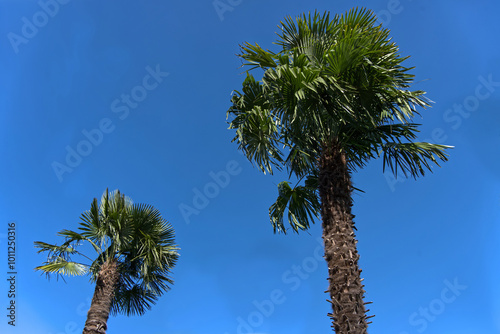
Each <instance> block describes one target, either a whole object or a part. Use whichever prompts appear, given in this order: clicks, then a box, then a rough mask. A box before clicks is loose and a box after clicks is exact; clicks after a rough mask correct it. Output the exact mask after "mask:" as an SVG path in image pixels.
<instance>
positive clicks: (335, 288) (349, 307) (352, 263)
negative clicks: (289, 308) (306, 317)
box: [319, 143, 368, 334]
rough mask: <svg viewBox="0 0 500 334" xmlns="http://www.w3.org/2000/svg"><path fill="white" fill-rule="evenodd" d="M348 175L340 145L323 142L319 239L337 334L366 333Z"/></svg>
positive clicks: (320, 171)
mask: <svg viewBox="0 0 500 334" xmlns="http://www.w3.org/2000/svg"><path fill="white" fill-rule="evenodd" d="M351 192H352V185H351V176H350V173H349V169H348V167H347V161H346V157H345V155H344V153H342V152H341V150H340V147H339V146H338V145H337V144H336V143H334V144H333V145H325V146H324V149H323V152H322V154H321V157H320V161H319V194H320V198H321V216H322V219H323V242H324V244H325V259H326V262H327V264H328V274H329V278H328V280H329V282H330V286H329V289H328V291H329V292H330V297H331V300H329V302H330V303H332V309H333V313H332V314H328V315H329V316H330V317H331V318H332V323H333V326H332V327H333V329H334V330H335V333H337V334H363V333H367V327H368V325H367V317H366V311H365V306H364V303H363V297H364V293H365V290H364V289H363V284H362V283H361V277H360V273H361V270H360V269H359V267H358V259H359V255H358V252H357V250H356V243H357V240H356V239H355V235H354V222H353V218H354V215H352V214H351V207H352V198H351Z"/></svg>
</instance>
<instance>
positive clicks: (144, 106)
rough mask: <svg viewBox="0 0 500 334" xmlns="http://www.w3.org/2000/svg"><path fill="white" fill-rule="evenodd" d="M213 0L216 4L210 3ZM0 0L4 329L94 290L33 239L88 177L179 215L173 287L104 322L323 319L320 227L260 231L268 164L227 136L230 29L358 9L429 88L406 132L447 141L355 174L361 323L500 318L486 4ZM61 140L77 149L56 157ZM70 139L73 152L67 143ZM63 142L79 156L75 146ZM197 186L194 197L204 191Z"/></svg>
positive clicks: (70, 224)
mask: <svg viewBox="0 0 500 334" xmlns="http://www.w3.org/2000/svg"><path fill="white" fill-rule="evenodd" d="M215 5H217V8H218V9H216V6H215ZM215 5H214V2H213V1H210V0H207V1H194V2H193V1H187V2H181V1H176V2H173V1H156V0H155V1H144V2H137V1H120V2H118V1H110V2H106V3H103V2H99V1H85V2H84V1H76V0H74V1H69V0H41V1H40V2H36V1H19V0H17V1H6V0H2V1H0V15H1V20H0V36H1V39H0V41H1V42H0V43H1V48H0V62H1V64H2V67H3V70H2V75H1V79H0V84H1V87H0V101H1V103H2V108H1V112H0V127H1V128H0V130H1V131H0V136H1V140H0V142H1V146H0V156H2V163H1V164H0V175H1V176H0V187H1V189H2V192H1V195H0V196H1V198H0V225H1V227H0V244H1V246H0V247H1V248H2V249H3V251H2V252H3V254H6V247H7V245H6V243H7V235H6V234H7V228H8V223H9V222H15V224H16V233H17V262H16V266H17V268H16V270H17V276H16V279H17V286H16V299H15V301H16V306H17V308H16V315H17V317H16V327H15V328H13V327H12V326H8V325H7V320H8V319H7V318H6V313H7V310H6V307H7V306H8V303H9V302H10V299H9V298H8V297H7V293H6V292H7V291H8V289H9V287H8V285H7V278H8V275H7V271H8V270H7V256H6V255H4V256H3V257H2V260H1V261H2V265H1V267H2V268H4V269H3V272H2V275H3V276H2V277H4V278H2V279H1V280H0V282H1V284H0V291H1V293H0V296H1V298H0V304H1V309H2V310H4V311H3V313H2V315H1V319H3V320H2V321H1V323H0V331H1V332H2V333H42V334H61V333H68V334H70V333H71V334H72V333H80V332H81V329H82V327H83V324H84V322H85V317H86V312H87V310H88V307H89V300H90V298H91V296H92V294H93V289H94V287H93V286H92V285H91V284H89V283H88V279H87V278H86V277H83V278H68V279H66V283H64V282H63V281H59V282H57V281H56V280H51V281H47V280H46V279H45V278H44V277H43V276H40V274H39V273H38V272H35V271H34V270H33V268H34V267H35V266H37V265H39V264H40V263H42V262H43V261H44V257H43V255H39V254H36V250H35V249H34V247H33V242H34V241H37V240H42V241H46V242H60V240H59V239H58V238H57V237H56V232H58V231H60V230H61V229H76V228H77V226H78V223H79V216H80V214H81V213H82V212H84V211H85V210H88V209H89V208H90V203H91V201H92V199H93V198H94V197H100V196H101V194H102V193H103V191H104V190H105V189H106V188H107V187H109V188H110V189H120V190H121V191H122V192H123V193H125V194H126V195H128V196H130V197H131V198H132V199H133V200H134V201H135V202H137V203H149V204H152V205H154V206H155V207H157V208H158V209H159V210H160V211H161V212H162V214H163V216H164V217H165V218H166V219H167V220H169V221H170V223H171V224H172V225H173V227H174V228H175V231H176V240H177V243H178V244H179V246H180V247H181V251H180V254H181V257H180V259H179V262H178V265H177V266H176V267H175V268H174V279H175V284H174V286H173V288H172V290H171V291H170V292H168V293H167V294H165V295H164V296H163V297H162V298H161V299H160V300H159V302H158V304H157V305H156V306H154V307H153V309H152V310H151V311H150V312H148V313H147V314H146V315H144V316H143V317H129V318H127V317H125V316H117V317H112V318H110V320H109V322H108V325H109V329H108V333H109V334H113V333H127V332H139V331H141V332H146V333H154V334H162V333H169V334H194V333H205V334H242V333H245V334H248V333H254V334H256V333H259V334H264V333H265V334H283V333H287V334H295V333H318V332H329V331H330V321H329V318H328V317H327V316H326V314H327V313H328V312H330V308H329V304H328V303H327V302H325V299H326V298H327V297H328V296H327V295H326V294H325V293H324V292H323V291H324V290H325V289H326V288H327V281H326V277H327V271H326V264H325V263H324V261H323V259H322V258H321V254H322V250H321V243H320V242H319V241H318V238H319V237H320V235H321V228H320V227H321V226H320V224H319V223H317V224H315V225H314V226H313V227H312V228H311V230H310V231H309V233H301V234H300V235H294V234H292V233H290V234H289V235H286V236H284V235H274V234H273V233H272V227H271V225H270V223H269V218H268V207H269V205H271V204H272V202H273V201H274V199H275V198H276V196H277V190H276V185H277V184H278V183H279V182H280V181H282V180H283V177H282V175H275V176H269V175H263V174H262V173H261V172H260V171H259V170H257V169H256V168H254V167H252V165H251V164H250V163H249V162H248V161H247V160H246V158H245V157H243V156H242V155H241V154H239V153H238V151H237V149H236V145H235V144H232V143H231V138H232V136H233V133H232V132H231V131H229V130H227V124H226V122H225V113H226V110H227V109H228V107H229V99H230V94H231V91H232V90H234V89H239V87H240V86H241V82H242V81H243V79H244V76H243V75H242V74H241V69H239V68H238V67H239V65H240V62H239V60H238V58H237V57H236V56H235V54H236V53H237V52H238V51H239V49H238V45H239V44H240V43H243V42H245V41H248V42H252V43H255V42H257V43H259V44H260V45H262V46H264V47H266V48H273V44H272V42H273V41H274V40H275V31H276V30H277V25H278V23H279V21H280V20H282V19H283V18H284V17H285V16H286V15H292V16H297V15H299V14H301V13H303V12H308V11H314V10H315V9H317V10H319V11H324V10H329V11H331V12H332V13H343V12H345V11H346V10H348V9H350V8H351V7H353V6H366V7H368V8H371V9H373V10H374V11H375V13H377V14H378V15H379V18H380V22H381V23H383V24H384V25H385V26H386V27H388V28H389V29H391V36H392V37H393V38H394V41H395V42H396V43H397V44H399V46H400V48H401V53H402V54H403V55H411V58H410V59H408V60H407V62H406V64H407V65H408V66H416V68H415V70H414V71H413V73H414V74H415V75H416V79H415V82H416V84H415V85H414V88H415V89H422V90H425V91H427V92H428V94H427V96H428V97H429V98H430V99H432V100H433V101H435V103H434V105H433V108H431V109H429V110H426V111H423V112H422V116H423V119H417V120H416V121H417V122H420V123H423V125H422V127H421V136H420V138H419V139H420V140H422V141H424V140H425V141H432V142H434V143H440V144H448V145H453V146H455V149H454V150H452V151H451V152H450V153H451V156H450V161H449V162H447V163H445V164H443V165H442V168H435V169H434V173H433V174H429V175H427V176H426V177H424V178H421V179H418V180H417V181H414V180H405V179H398V180H395V179H394V178H393V177H392V176H390V175H384V174H383V173H382V161H380V160H378V161H377V160H375V161H372V162H371V163H370V164H369V165H368V166H367V167H366V168H365V169H363V170H361V171H359V172H357V173H355V174H354V175H353V180H354V182H355V185H356V186H357V187H358V188H361V189H363V190H364V191H365V193H361V194H360V193H358V194H355V195H354V200H355V206H354V214H355V215H356V219H355V221H356V226H357V228H358V232H357V237H358V240H359V243H358V250H359V252H360V255H361V260H360V266H361V268H362V269H363V272H362V277H363V278H364V279H365V281H364V282H365V289H366V291H367V295H366V301H373V304H371V305H370V309H371V311H370V314H375V318H373V324H372V325H371V327H370V333H371V334H378V333H384V334H414V333H428V334H431V333H454V334H465V333H467V334H470V333H500V320H499V319H500V302H499V300H500V288H499V285H498V282H499V281H500V269H499V265H498V263H499V262H498V261H499V255H500V254H499V253H500V246H499V245H500V228H499V227H498V222H499V218H500V188H499V183H500V182H499V174H498V170H500V161H499V158H498V157H499V148H500V130H499V126H498V124H499V121H500V116H499V114H498V105H499V100H500V67H499V66H498V64H499V62H500V52H499V46H498V43H497V40H498V33H499V29H498V24H497V21H498V17H497V13H498V11H499V10H500V4H499V3H497V2H496V1H492V0H490V1H487V0H480V1H475V2H474V4H472V2H471V1H463V0H460V1H457V0H455V1H451V0H443V1H439V2H437V1H430V0H418V1H417V0H413V1H411V0H399V1H397V0H383V1H378V0H375V1H347V0H338V1H335V2H332V1H316V0H311V1H308V2H305V1H273V2H264V1H248V0H231V1H229V0H220V1H219V2H215ZM70 152H73V153H70ZM75 152H76V153H75ZM77 155H78V156H77ZM200 194H201V195H200ZM4 313H5V314H4Z"/></svg>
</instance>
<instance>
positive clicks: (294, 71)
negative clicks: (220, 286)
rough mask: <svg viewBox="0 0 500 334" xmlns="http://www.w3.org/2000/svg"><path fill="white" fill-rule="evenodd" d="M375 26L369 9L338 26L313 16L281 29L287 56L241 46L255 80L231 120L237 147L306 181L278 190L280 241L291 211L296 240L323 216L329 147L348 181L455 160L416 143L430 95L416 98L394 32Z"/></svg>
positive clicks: (274, 215)
mask: <svg viewBox="0 0 500 334" xmlns="http://www.w3.org/2000/svg"><path fill="white" fill-rule="evenodd" d="M375 23H376V17H375V15H374V14H373V13H372V12H371V11H369V10H365V9H361V10H359V9H353V10H351V11H349V12H348V13H346V14H345V15H341V16H339V15H335V17H334V18H333V19H332V20H330V17H329V13H327V12H326V13H324V14H323V15H320V14H319V13H317V12H315V13H314V14H313V15H311V14H309V15H306V14H304V15H303V16H301V17H299V18H297V20H296V22H294V20H293V19H292V18H291V17H287V18H286V19H285V21H284V22H281V25H280V26H279V27H280V30H281V33H278V37H279V38H278V40H277V41H276V43H275V44H277V45H278V46H279V47H280V50H279V52H272V51H269V50H264V49H263V48H262V47H261V46H259V45H258V44H255V45H253V44H250V43H248V42H247V43H244V44H243V45H241V54H239V57H240V58H241V59H242V60H243V66H245V67H247V68H248V70H247V77H246V79H245V80H244V82H243V87H242V90H241V92H239V91H236V92H235V94H234V95H233V97H232V100H231V102H232V106H231V107H230V108H229V110H228V117H229V116H232V117H234V118H233V119H232V121H231V122H230V128H232V129H236V136H235V137H234V139H233V141H236V142H237V143H238V145H239V148H240V149H241V150H243V152H244V153H245V154H246V156H247V157H248V158H249V160H251V161H253V162H255V163H256V164H257V166H258V167H259V168H260V169H261V170H262V171H263V172H264V173H265V172H269V173H272V172H273V167H275V168H278V169H282V168H283V167H285V168H286V170H287V171H288V172H289V174H290V176H291V175H295V176H296V177H298V178H299V179H300V180H302V179H304V178H305V179H306V180H308V182H306V183H305V185H304V186H298V187H295V188H293V189H292V188H290V186H289V185H288V182H285V183H280V185H279V188H280V189H279V190H280V196H279V197H278V201H277V203H275V204H274V205H273V206H272V207H271V208H270V210H271V221H272V223H273V226H274V228H275V231H276V230H278V231H282V232H285V231H286V230H285V228H284V225H283V220H282V215H283V211H284V204H285V203H289V221H290V224H291V226H292V228H293V230H294V231H296V232H297V231H298V230H299V229H307V228H308V226H309V222H310V221H312V216H314V213H317V212H318V209H319V202H318V199H317V196H315V192H314V190H316V189H317V177H318V175H317V173H318V164H317V163H318V159H319V157H320V155H321V153H322V151H323V149H324V145H326V144H327V143H329V144H331V143H333V142H335V143H336V146H338V148H339V149H340V150H341V151H342V152H343V153H344V154H345V158H346V161H347V165H348V168H349V170H350V171H355V170H356V169H357V168H362V167H363V166H365V164H366V163H367V161H368V160H370V159H371V158H376V157H379V156H381V155H382V156H383V167H384V169H385V167H386V166H388V167H389V168H390V169H391V171H392V172H393V173H394V174H396V175H397V173H398V172H402V173H403V174H404V175H405V176H412V177H417V176H420V175H424V174H425V170H426V169H427V170H431V166H430V163H429V162H434V163H436V164H438V159H440V160H442V161H446V160H447V158H446V154H445V152H444V150H445V149H446V148H449V146H445V145H436V144H430V143H420V142H413V140H414V139H416V138H417V135H416V133H417V132H418V129H417V127H418V124H415V123H412V119H413V118H414V116H416V115H419V114H418V111H417V107H428V106H429V105H430V101H429V100H428V99H426V98H425V97H424V96H423V95H424V94H425V92H423V91H420V90H416V91H410V90H409V89H408V88H409V87H410V84H411V83H412V81H413V77H414V76H413V75H412V74H410V73H409V70H411V69H412V68H407V67H404V66H403V65H402V62H403V61H404V60H405V59H407V58H408V57H401V56H400V55H399V50H398V46H397V45H396V44H395V43H394V42H392V40H391V39H390V38H389V30H387V29H384V28H382V26H380V25H378V26H377V25H375ZM256 68H259V69H261V70H263V75H262V79H261V80H260V81H257V80H256V79H255V78H254V76H253V75H252V74H250V71H251V70H253V69H256ZM294 197H295V204H297V203H298V202H301V203H305V204H306V205H305V206H302V205H298V204H297V205H294ZM299 199H300V201H299ZM280 201H281V203H279V202H280ZM304 207H305V208H307V209H304V210H302V209H300V208H304ZM297 210H299V211H300V210H302V212H298V211H297ZM311 214H312V216H311ZM298 217H301V219H300V220H299V219H298Z"/></svg>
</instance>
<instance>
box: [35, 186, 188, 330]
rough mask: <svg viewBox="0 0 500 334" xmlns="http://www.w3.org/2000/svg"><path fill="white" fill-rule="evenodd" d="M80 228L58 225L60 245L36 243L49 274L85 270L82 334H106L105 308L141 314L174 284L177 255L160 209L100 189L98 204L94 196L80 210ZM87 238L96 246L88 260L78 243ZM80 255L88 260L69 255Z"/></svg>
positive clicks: (169, 227)
mask: <svg viewBox="0 0 500 334" xmlns="http://www.w3.org/2000/svg"><path fill="white" fill-rule="evenodd" d="M81 220H82V222H81V223H80V226H79V228H78V229H79V232H74V231H70V230H62V231H61V232H59V233H58V234H59V235H61V236H63V237H65V241H64V242H63V243H62V244H61V245H60V246H57V245H52V244H48V243H45V242H41V241H37V242H35V247H36V248H40V250H39V251H38V253H40V252H48V258H47V261H46V262H44V263H43V265H41V266H39V267H36V268H35V270H41V271H43V272H44V273H46V275H47V276H48V277H50V275H52V274H55V275H56V276H57V277H59V275H69V276H75V275H86V274H88V275H90V279H91V281H92V282H94V283H95V284H96V287H95V291H94V297H93V298H92V303H91V306H90V309H89V311H88V314H87V321H86V322H85V327H84V329H83V333H84V334H97V333H99V334H105V333H106V329H107V321H108V318H109V314H110V312H111V313H112V314H117V313H124V314H126V315H134V314H138V315H142V314H143V313H144V312H146V310H149V309H150V308H151V305H152V304H154V303H155V302H156V300H157V299H158V298H159V297H160V296H161V295H162V293H163V292H164V291H168V290H169V289H170V287H169V284H173V281H172V279H171V278H170V276H169V274H170V270H171V269H172V267H173V266H174V265H175V263H176V261H177V258H178V256H179V255H178V252H177V250H178V247H177V246H176V245H175V244H174V242H175V241H174V230H173V228H172V226H171V225H170V224H169V223H168V222H167V221H165V220H164V219H163V218H162V217H161V215H160V212H159V211H158V210H157V209H155V208H154V207H152V206H150V205H146V204H132V201H131V200H130V199H129V198H128V197H126V196H124V195H122V194H121V193H120V192H119V191H118V190H116V191H114V192H112V193H111V194H110V193H109V192H108V190H107V189H106V191H105V192H104V194H103V196H102V198H101V201H100V203H98V201H97V199H96V198H94V200H93V202H92V204H91V207H90V210H89V211H86V212H84V213H83V214H82V215H81ZM84 242H88V244H90V245H91V246H92V248H93V249H94V250H95V251H96V253H97V254H96V257H95V258H94V259H91V258H89V257H87V256H85V255H83V254H82V253H80V252H79V251H77V246H79V245H81V244H82V243H84ZM75 255H81V256H83V257H85V258H86V259H88V260H89V261H91V262H90V263H89V264H84V263H81V262H78V261H74V260H72V256H75Z"/></svg>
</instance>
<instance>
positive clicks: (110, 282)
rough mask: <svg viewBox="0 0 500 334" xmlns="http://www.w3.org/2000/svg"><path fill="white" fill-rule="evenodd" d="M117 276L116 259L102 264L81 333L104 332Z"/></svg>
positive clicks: (97, 333) (101, 333)
mask: <svg viewBox="0 0 500 334" xmlns="http://www.w3.org/2000/svg"><path fill="white" fill-rule="evenodd" d="M119 278H120V274H119V273H118V267H117V263H116V261H107V262H105V263H104V264H103V265H102V267H101V270H100V271H99V275H98V276H97V282H96V286H95V291H94V297H92V304H91V305H90V309H89V312H88V313H87V321H86V322H85V327H84V328H83V334H106V329H108V326H107V322H108V318H109V311H110V309H111V302H112V301H113V296H114V292H115V287H116V284H117V283H118V280H119Z"/></svg>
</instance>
